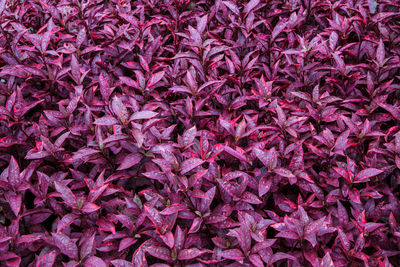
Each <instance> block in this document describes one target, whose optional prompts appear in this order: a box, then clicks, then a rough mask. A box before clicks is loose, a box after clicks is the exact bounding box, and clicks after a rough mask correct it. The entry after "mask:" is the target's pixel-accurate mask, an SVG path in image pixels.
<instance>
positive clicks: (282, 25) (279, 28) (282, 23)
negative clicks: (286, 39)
mask: <svg viewBox="0 0 400 267" xmlns="http://www.w3.org/2000/svg"><path fill="white" fill-rule="evenodd" d="M286 25H287V22H286V21H283V20H280V21H279V22H278V23H277V24H276V26H275V28H274V30H273V31H272V34H271V39H272V40H274V39H275V38H276V37H278V35H279V34H280V33H281V32H282V31H283V30H284V29H285V28H286Z"/></svg>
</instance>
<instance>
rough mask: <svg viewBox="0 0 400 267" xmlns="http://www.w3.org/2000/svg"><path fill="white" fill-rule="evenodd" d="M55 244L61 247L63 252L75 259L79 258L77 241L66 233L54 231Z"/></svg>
mask: <svg viewBox="0 0 400 267" xmlns="http://www.w3.org/2000/svg"><path fill="white" fill-rule="evenodd" d="M52 236H53V240H54V244H55V245H56V246H57V247H58V248H59V249H60V251H61V253H63V254H65V255H67V256H68V257H70V258H71V259H73V260H78V247H77V246H76V244H75V242H74V241H72V240H71V239H70V238H69V237H68V236H66V235H64V234H61V233H59V234H57V233H52Z"/></svg>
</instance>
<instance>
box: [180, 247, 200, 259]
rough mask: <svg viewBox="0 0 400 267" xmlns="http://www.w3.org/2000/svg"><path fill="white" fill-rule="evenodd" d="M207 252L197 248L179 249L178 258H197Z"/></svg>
mask: <svg viewBox="0 0 400 267" xmlns="http://www.w3.org/2000/svg"><path fill="white" fill-rule="evenodd" d="M206 252H207V251H201V250H199V249H197V248H189V249H182V250H181V251H179V254H178V260H191V259H195V258H197V257H198V256H200V255H202V254H204V253H206Z"/></svg>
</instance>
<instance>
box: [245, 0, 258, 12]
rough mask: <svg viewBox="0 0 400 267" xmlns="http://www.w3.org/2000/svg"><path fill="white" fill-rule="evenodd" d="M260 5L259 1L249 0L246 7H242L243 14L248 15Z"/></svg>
mask: <svg viewBox="0 0 400 267" xmlns="http://www.w3.org/2000/svg"><path fill="white" fill-rule="evenodd" d="M259 3H260V0H250V1H249V2H248V3H247V5H246V6H245V7H244V10H243V11H244V13H245V14H249V12H250V11H251V10H253V9H254V8H255V7H256V6H257V5H258V4H259Z"/></svg>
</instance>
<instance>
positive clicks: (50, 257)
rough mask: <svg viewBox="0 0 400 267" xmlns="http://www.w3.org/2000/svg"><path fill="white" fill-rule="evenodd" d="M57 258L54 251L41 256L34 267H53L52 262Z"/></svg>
mask: <svg viewBox="0 0 400 267" xmlns="http://www.w3.org/2000/svg"><path fill="white" fill-rule="evenodd" d="M56 257H57V252H56V251H55V250H53V251H51V252H49V253H47V254H45V255H43V256H42V257H40V259H39V260H38V262H37V264H36V266H37V267H52V266H54V265H53V264H54V261H55V259H56Z"/></svg>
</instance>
